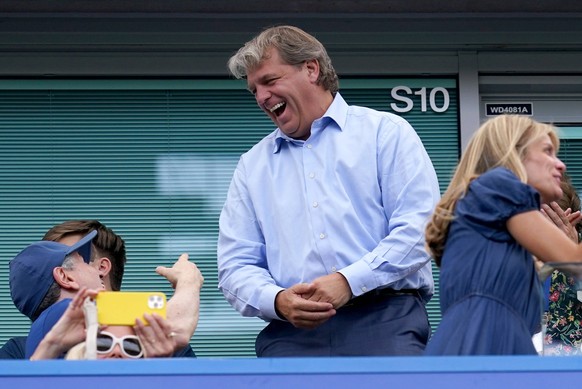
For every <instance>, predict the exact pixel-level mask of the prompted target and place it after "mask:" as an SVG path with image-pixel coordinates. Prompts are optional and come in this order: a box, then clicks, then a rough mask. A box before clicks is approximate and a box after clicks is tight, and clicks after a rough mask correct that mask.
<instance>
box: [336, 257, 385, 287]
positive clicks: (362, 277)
mask: <svg viewBox="0 0 582 389" xmlns="http://www.w3.org/2000/svg"><path fill="white" fill-rule="evenodd" d="M374 257H375V256H374V254H372V253H368V254H366V255H365V256H364V257H363V258H362V259H360V260H359V261H357V262H355V263H352V264H351V265H350V266H347V267H344V268H343V269H341V270H340V271H339V272H340V273H341V274H342V275H343V276H344V277H345V278H346V280H348V284H350V288H351V290H352V295H353V296H354V297H356V296H360V295H362V294H364V293H366V292H369V291H371V290H374V289H376V288H377V287H378V286H379V284H378V282H377V281H376V278H375V277H374V272H373V271H372V269H370V266H369V265H368V262H372V261H373V259H374Z"/></svg>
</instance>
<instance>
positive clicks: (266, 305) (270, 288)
mask: <svg viewBox="0 0 582 389" xmlns="http://www.w3.org/2000/svg"><path fill="white" fill-rule="evenodd" d="M282 290H284V288H281V287H280V286H277V285H271V284H270V285H266V286H265V287H264V288H263V291H262V292H261V299H260V301H259V309H260V310H261V318H262V319H263V320H273V319H277V320H282V318H280V317H279V315H277V312H276V311H275V298H276V297H277V294H278V293H279V292H280V291H282Z"/></svg>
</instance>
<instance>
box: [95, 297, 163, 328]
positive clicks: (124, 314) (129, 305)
mask: <svg viewBox="0 0 582 389" xmlns="http://www.w3.org/2000/svg"><path fill="white" fill-rule="evenodd" d="M95 304H96V306H97V321H98V322H99V324H101V325H116V326H133V325H135V319H140V320H141V321H143V322H144V323H146V324H148V322H147V320H145V319H144V317H143V315H144V313H150V314H152V313H157V314H158V315H160V316H161V317H163V318H166V305H167V304H166V295H165V294H164V293H162V292H99V293H98V294H97V297H96V298H95Z"/></svg>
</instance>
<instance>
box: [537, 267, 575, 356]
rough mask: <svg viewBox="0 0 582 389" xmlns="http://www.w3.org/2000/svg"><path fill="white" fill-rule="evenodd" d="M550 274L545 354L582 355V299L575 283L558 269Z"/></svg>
mask: <svg viewBox="0 0 582 389" xmlns="http://www.w3.org/2000/svg"><path fill="white" fill-rule="evenodd" d="M551 277H552V279H551V283H550V293H549V300H550V301H549V306H548V312H546V319H547V324H546V335H545V337H544V355H582V349H581V347H582V302H580V301H579V300H578V297H577V288H576V282H575V280H574V278H573V277H570V276H568V275H566V274H564V273H562V272H559V271H557V270H556V271H554V272H553V273H552V275H551Z"/></svg>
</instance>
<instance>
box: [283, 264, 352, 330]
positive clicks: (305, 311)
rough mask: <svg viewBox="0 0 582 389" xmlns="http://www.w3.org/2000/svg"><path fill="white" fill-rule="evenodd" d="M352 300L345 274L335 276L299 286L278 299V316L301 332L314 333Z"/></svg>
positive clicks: (284, 292)
mask: <svg viewBox="0 0 582 389" xmlns="http://www.w3.org/2000/svg"><path fill="white" fill-rule="evenodd" d="M351 297H352V292H351V289H350V285H349V284H348V282H347V280H346V279H345V277H344V276H343V275H342V274H341V273H333V274H329V275H325V276H322V277H319V278H317V279H315V280H314V281H313V282H311V283H309V284H306V283H301V284H296V285H293V286H292V287H290V288H288V289H285V290H283V291H281V292H279V294H277V297H276V298H275V307H276V309H277V312H278V313H279V314H280V315H281V316H283V317H284V318H285V319H287V320H288V321H289V322H290V323H291V324H293V325H294V326H295V327H297V328H304V329H312V328H316V327H318V326H320V325H321V324H323V323H325V322H326V321H327V320H329V318H331V317H332V316H334V315H335V314H336V310H337V309H339V308H340V307H342V306H343V305H345V304H346V303H347V302H348V301H349V300H350V298H351Z"/></svg>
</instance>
